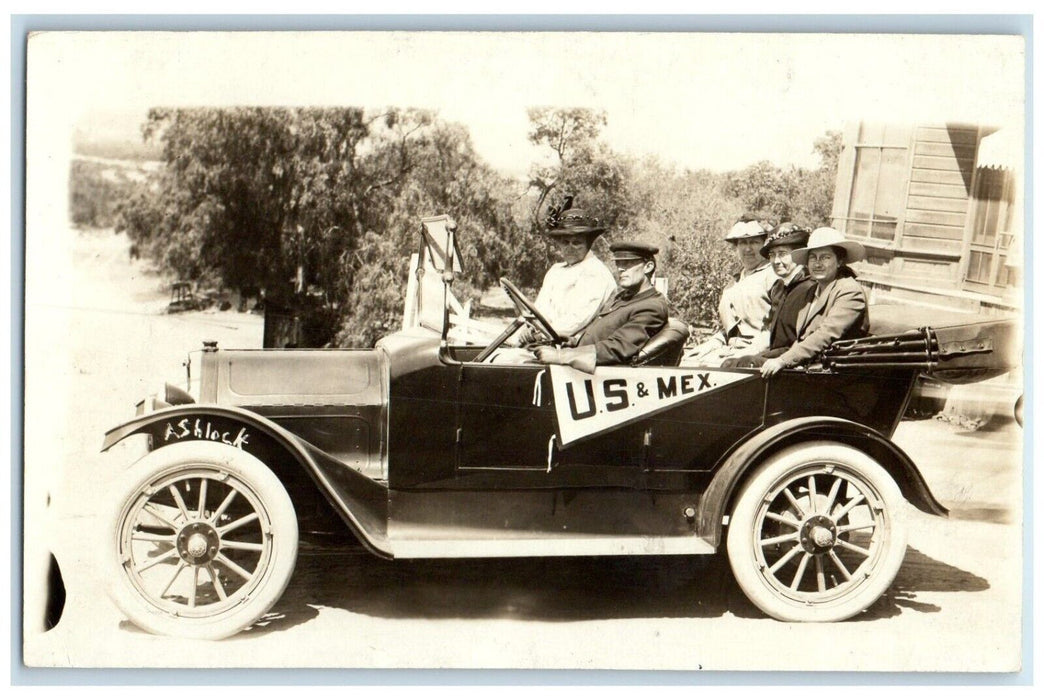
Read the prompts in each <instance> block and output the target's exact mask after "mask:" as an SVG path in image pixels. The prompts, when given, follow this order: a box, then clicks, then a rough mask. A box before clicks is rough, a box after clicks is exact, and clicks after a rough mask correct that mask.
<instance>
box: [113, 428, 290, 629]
mask: <svg viewBox="0 0 1044 700" xmlns="http://www.w3.org/2000/svg"><path fill="white" fill-rule="evenodd" d="M119 493H120V494H121V495H120V497H119V498H118V501H117V506H116V514H115V516H114V520H113V529H112V532H113V535H114V537H113V540H112V542H113V544H114V555H115V567H116V576H115V579H116V580H115V581H114V585H113V586H112V587H111V590H112V595H113V598H114V600H115V602H116V604H117V605H118V606H119V608H120V609H121V610H122V611H123V612H124V613H125V614H126V615H127V616H128V617H129V618H130V619H131V621H132V622H134V623H135V624H136V625H138V626H140V627H142V628H144V629H146V630H148V631H150V632H154V633H157V634H165V635H171V636H176V637H190V638H197V639H221V638H223V637H227V636H229V635H232V634H235V633H236V632H238V631H240V630H241V629H244V628H245V627H248V626H250V625H251V624H253V623H254V622H256V621H257V620H258V619H259V618H260V617H261V616H262V615H264V614H265V613H266V612H267V611H268V610H269V609H270V608H271V607H272V605H274V604H275V602H276V601H277V600H278V599H279V596H280V595H282V593H283V591H284V590H285V588H286V585H287V583H288V582H289V580H290V576H291V574H292V573H293V569H294V564H295V561H296V558H297V534H298V529H297V518H296V515H295V513H294V508H293V504H292V503H291V501H290V498H289V496H288V495H287V493H286V490H285V489H284V488H283V485H282V484H281V483H280V481H279V479H278V478H276V476H275V475H274V474H273V473H272V472H271V471H270V470H269V469H268V468H267V467H266V466H265V465H264V464H263V463H262V462H261V461H260V460H258V459H257V458H256V457H254V456H252V455H250V454H248V453H246V452H244V451H242V450H240V449H237V448H235V447H230V446H228V445H224V444H219V443H210V442H202V441H196V442H186V443H180V444H177V445H170V446H167V447H163V448H161V449H159V450H156V451H154V452H151V453H149V454H148V455H146V456H145V457H143V458H142V459H141V460H139V461H138V462H137V463H135V464H134V465H133V466H132V467H131V468H130V469H129V470H128V472H127V473H126V475H125V476H124V479H123V484H122V488H121V489H120V491H119Z"/></svg>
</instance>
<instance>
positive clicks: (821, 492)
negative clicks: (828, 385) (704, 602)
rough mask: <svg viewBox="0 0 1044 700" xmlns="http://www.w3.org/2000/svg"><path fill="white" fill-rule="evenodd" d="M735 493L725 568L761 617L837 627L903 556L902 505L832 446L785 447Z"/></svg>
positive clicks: (863, 605) (858, 460)
mask: <svg viewBox="0 0 1044 700" xmlns="http://www.w3.org/2000/svg"><path fill="white" fill-rule="evenodd" d="M742 489H743V490H742V492H741V493H740V495H739V498H738V500H737V501H736V505H735V507H734V509H733V511H732V514H731V517H730V519H729V525H728V539H727V549H728V553H729V564H730V566H731V567H732V572H733V575H734V576H735V577H736V581H737V582H738V583H739V585H740V588H742V589H743V592H744V593H745V594H746V595H747V597H748V598H749V599H750V600H751V602H753V603H754V604H755V605H756V606H758V608H760V609H761V610H762V611H763V612H765V613H766V614H768V615H770V616H772V617H774V618H776V619H777V620H784V621H790V622H836V621H839V620H845V619H847V618H849V617H852V616H853V615H858V614H859V613H860V612H862V611H864V610H866V609H867V608H868V607H870V606H871V605H873V604H874V602H875V601H876V600H877V599H878V598H880V597H881V595H882V594H883V593H884V592H885V591H886V590H887V589H888V587H889V586H890V585H891V584H892V581H893V580H894V579H895V575H896V573H898V571H899V567H900V566H901V565H902V562H903V558H904V556H905V555H906V525H905V519H904V517H903V516H904V507H905V502H904V500H903V497H902V494H901V493H900V491H899V487H898V486H896V483H895V481H894V480H893V479H892V477H891V476H890V475H889V474H888V472H887V471H885V469H884V468H883V467H882V466H881V465H880V464H878V463H877V462H876V461H874V460H873V459H872V458H871V457H870V456H868V455H867V454H865V453H863V452H860V451H859V450H856V449H854V448H852V447H849V446H848V445H842V444H840V443H836V442H826V441H817V442H807V443H802V444H799V445H794V446H792V447H788V448H786V449H784V450H783V451H781V452H779V453H778V454H776V455H773V456H772V457H770V458H769V459H768V460H766V461H765V462H764V463H762V464H761V465H760V466H758V467H757V468H756V469H755V470H754V472H753V473H752V475H751V477H750V478H749V479H748V480H747V482H746V483H745V484H744V486H743V487H742Z"/></svg>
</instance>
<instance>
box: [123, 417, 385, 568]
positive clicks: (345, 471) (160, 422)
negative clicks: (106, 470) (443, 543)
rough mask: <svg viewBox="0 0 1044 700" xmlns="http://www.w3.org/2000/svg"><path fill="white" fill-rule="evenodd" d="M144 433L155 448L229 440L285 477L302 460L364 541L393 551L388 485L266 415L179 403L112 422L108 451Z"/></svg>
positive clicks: (378, 549) (380, 553)
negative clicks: (132, 436) (293, 464)
mask: <svg viewBox="0 0 1044 700" xmlns="http://www.w3.org/2000/svg"><path fill="white" fill-rule="evenodd" d="M142 434H144V435H148V436H150V438H151V448H153V449H159V448H161V447H162V446H163V445H165V444H173V443H175V442H184V441H188V440H214V441H220V442H224V443H226V444H229V445H232V446H233V447H238V448H239V449H242V450H244V451H246V452H249V453H250V454H252V455H254V456H255V457H257V458H258V459H260V460H261V461H262V462H264V463H265V464H266V465H268V467H269V468H270V469H272V471H273V472H275V473H276V475H277V476H279V478H280V480H282V481H283V482H284V483H286V481H287V478H288V477H290V476H292V475H289V474H287V473H286V471H285V468H286V467H287V466H288V465H289V463H290V462H296V463H297V464H298V465H299V466H300V467H302V468H303V470H304V472H305V473H307V474H308V476H309V477H311V480H312V481H313V482H314V483H315V485H316V486H317V487H318V489H319V491H320V492H321V493H322V494H323V496H325V497H326V499H327V501H329V503H330V505H331V506H333V508H334V510H335V511H337V513H338V515H340V516H341V518H342V519H343V520H344V522H345V524H347V525H348V527H349V528H350V529H351V530H352V532H353V533H354V534H355V536H356V537H358V538H359V541H360V542H362V543H363V545H365V546H366V547H367V548H369V549H370V550H371V551H372V552H373V553H374V554H377V555H378V556H382V557H391V551H390V549H389V547H388V543H387V536H388V533H387V523H388V489H387V487H386V486H384V485H382V484H380V483H378V482H376V481H373V480H372V479H369V478H367V477H366V476H364V475H362V474H360V473H359V472H357V471H356V470H354V469H352V468H350V467H348V466H346V465H345V464H343V463H342V462H340V461H339V460H337V459H336V458H334V457H332V456H331V455H329V454H327V453H325V452H323V451H322V450H320V449H319V448H318V447H316V446H314V445H312V444H311V443H309V442H307V441H305V440H302V439H301V438H299V437H297V436H296V435H294V434H293V433H291V432H289V431H287V430H286V429H285V428H283V427H281V426H279V425H277V424H276V423H274V422H272V421H271V420H269V419H267V418H265V417H263V416H260V415H258V414H256V413H251V412H249V411H244V410H242V409H237V408H229V407H226V406H215V405H210V404H190V405H184V406H173V407H171V408H165V409H161V410H158V411H155V412H153V413H149V414H147V415H143V416H138V417H136V418H134V419H132V420H129V421H127V422H126V423H123V424H121V425H118V426H116V427H115V428H112V429H111V430H109V431H108V432H106V433H105V439H104V440H103V442H102V452H105V451H106V450H108V449H109V448H111V447H112V446H113V445H115V444H117V443H119V442H120V441H121V440H124V439H126V438H128V437H130V436H131V435H142Z"/></svg>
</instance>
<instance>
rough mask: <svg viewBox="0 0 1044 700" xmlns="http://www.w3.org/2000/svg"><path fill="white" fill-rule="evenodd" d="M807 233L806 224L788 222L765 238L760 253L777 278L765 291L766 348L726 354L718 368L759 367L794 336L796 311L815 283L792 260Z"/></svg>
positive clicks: (789, 342)
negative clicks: (767, 312)
mask: <svg viewBox="0 0 1044 700" xmlns="http://www.w3.org/2000/svg"><path fill="white" fill-rule="evenodd" d="M809 232H810V229H808V228H807V227H805V226H800V225H798V224H795V223H791V222H789V221H788V222H786V223H783V224H780V225H779V226H777V227H776V228H774V229H773V230H772V232H771V233H770V234H769V236H768V238H767V239H766V240H765V245H763V246H762V247H761V251H760V252H761V256H762V257H764V258H767V259H768V261H769V264H770V265H771V266H772V270H773V272H775V273H776V277H777V279H776V282H775V284H773V285H772V289H771V290H770V291H769V298H770V299H771V302H772V311H771V313H770V315H769V347H768V349H767V350H765V351H764V352H761V353H758V354H752V355H743V356H740V357H730V358H728V359H726V360H725V362H723V363H722V367H761V366H762V365H763V364H765V360H768V359H769V358H772V357H779V356H780V355H782V354H783V353H784V352H786V351H787V350H788V349H789V348H790V346H791V345H793V344H794V341H796V340H797V339H798V336H797V316H798V312H800V311H801V309H802V308H804V306H805V304H806V303H807V302H808V300H809V298H810V297H811V295H812V293H813V291H814V290H815V288H816V282H815V281H814V280H813V279H812V278H811V277H809V276H808V272H807V271H806V270H805V268H804V266H802V265H798V264H797V263H796V262H794V258H793V256H792V253H793V252H794V251H795V250H797V249H798V248H801V247H803V246H805V245H806V244H807V243H808V234H809Z"/></svg>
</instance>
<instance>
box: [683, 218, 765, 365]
mask: <svg viewBox="0 0 1044 700" xmlns="http://www.w3.org/2000/svg"><path fill="white" fill-rule="evenodd" d="M767 235H768V231H767V230H766V229H765V227H764V226H763V225H762V224H761V223H759V222H758V221H754V220H752V219H749V218H747V217H744V218H743V219H740V220H739V221H737V222H736V224H735V225H734V226H733V227H732V229H731V230H729V232H728V233H727V234H726V235H725V240H726V241H728V242H729V243H730V244H732V247H733V249H734V250H735V252H736V258H737V259H738V260H739V263H740V271H739V272H737V273H736V274H735V275H734V279H735V282H733V283H732V284H731V285H729V286H728V287H726V288H725V289H724V290H723V291H722V293H721V301H720V302H719V303H718V319H719V321H720V322H721V330H720V331H718V332H716V333H715V334H714V335H713V336H711V337H710V338H708V339H707V340H705V341H703V342H702V343H700V344H699V345H697V346H696V347H695V348H693V349H692V350H690V351H689V352H687V353H686V354H685V359H684V360H683V362H682V364H687V365H693V364H698V365H705V366H719V365H721V363H722V362H723V361H724V360H725V359H726V358H729V357H735V356H737V355H747V354H755V353H759V352H761V351H762V350H765V349H766V348H768V345H769V334H768V321H769V314H770V312H771V310H772V301H771V299H770V298H769V291H770V290H771V289H772V285H773V284H775V282H776V275H775V273H774V272H773V271H772V268H771V267H770V266H769V264H768V261H767V260H766V259H765V258H764V257H763V256H762V255H761V254H760V252H759V251H760V250H761V247H762V245H764V243H765V237H766V236H767Z"/></svg>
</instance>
